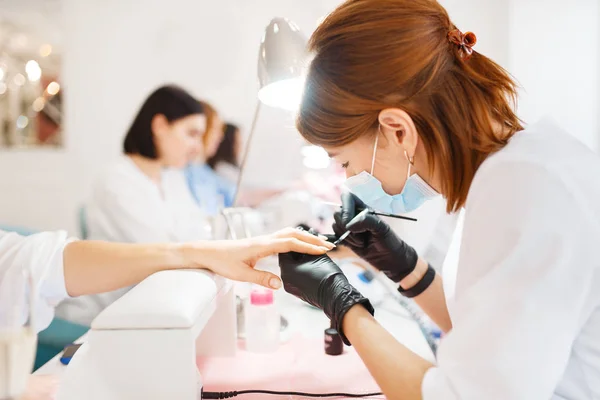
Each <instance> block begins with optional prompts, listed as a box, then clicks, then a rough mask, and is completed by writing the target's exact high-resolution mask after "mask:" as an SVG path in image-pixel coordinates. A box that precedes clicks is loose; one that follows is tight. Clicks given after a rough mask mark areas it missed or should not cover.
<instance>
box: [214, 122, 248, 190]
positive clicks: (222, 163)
mask: <svg viewBox="0 0 600 400" xmlns="http://www.w3.org/2000/svg"><path fill="white" fill-rule="evenodd" d="M241 145H242V144H241V137H240V128H239V127H238V126H237V125H234V124H232V123H226V124H225V127H224V129H223V139H222V140H221V143H220V144H219V148H218V149H217V152H216V153H215V155H214V156H212V157H211V158H209V159H208V162H207V164H208V165H209V166H210V167H211V168H212V169H213V170H214V171H215V172H216V173H217V175H219V176H221V177H222V178H225V179H226V180H227V181H229V182H231V183H232V184H234V185H235V184H237V180H238V175H239V170H240V153H241V147H242V146H241Z"/></svg>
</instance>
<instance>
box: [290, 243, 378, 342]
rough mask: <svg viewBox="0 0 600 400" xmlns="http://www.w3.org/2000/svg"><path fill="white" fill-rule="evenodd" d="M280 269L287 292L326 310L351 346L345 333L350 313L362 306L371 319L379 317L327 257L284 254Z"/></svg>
mask: <svg viewBox="0 0 600 400" xmlns="http://www.w3.org/2000/svg"><path fill="white" fill-rule="evenodd" d="M279 266H280V267H281V280H282V281H283V287H284V288H285V291H286V292H288V293H291V294H293V295H294V296H296V297H298V298H299V299H301V300H304V301H306V302H307V303H309V304H311V305H313V306H315V307H318V308H320V309H322V310H323V311H324V312H325V315H327V317H329V319H330V320H331V325H332V327H333V328H335V329H336V330H337V331H338V332H339V334H340V336H341V337H342V340H343V341H344V343H346V344H347V345H349V344H350V342H349V341H348V339H347V338H346V336H345V335H344V332H343V331H342V320H343V319H344V316H345V315H346V313H347V312H348V310H349V309H350V308H351V307H353V306H355V305H357V304H361V305H362V306H364V307H365V308H366V309H367V311H369V312H370V313H371V315H373V314H374V313H375V310H374V309H373V306H372V305H371V302H370V301H369V300H368V299H367V298H365V297H363V295H361V294H360V292H359V291H358V290H356V289H355V288H354V287H353V286H352V285H351V284H350V283H349V282H348V279H346V276H345V275H344V274H343V272H342V270H341V269H340V267H338V266H337V264H336V263H334V262H333V261H332V260H331V258H329V256H328V255H326V254H324V255H321V256H311V255H307V254H299V253H285V254H280V255H279Z"/></svg>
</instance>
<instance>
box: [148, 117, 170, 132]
mask: <svg viewBox="0 0 600 400" xmlns="http://www.w3.org/2000/svg"><path fill="white" fill-rule="evenodd" d="M150 129H152V136H163V135H164V134H165V133H166V132H167V131H168V129H169V121H168V120H167V117H165V116H164V115H163V114H156V115H155V116H154V117H152V121H151V122H150Z"/></svg>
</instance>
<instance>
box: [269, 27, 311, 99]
mask: <svg viewBox="0 0 600 400" xmlns="http://www.w3.org/2000/svg"><path fill="white" fill-rule="evenodd" d="M306 60H307V51H306V38H305V37H304V36H303V35H302V33H301V32H300V29H299V28H298V26H297V25H296V24H294V23H293V22H292V21H290V20H288V19H286V18H274V19H273V20H272V21H271V22H270V23H269V25H268V26H267V28H266V30H265V33H264V36H263V38H262V41H261V44H260V49H259V53H258V81H259V84H260V90H259V92H258V97H259V99H260V101H261V102H263V103H265V104H267V105H269V106H272V107H280V108H286V109H294V108H295V107H297V106H298V104H299V102H300V98H301V96H302V89H303V85H304V77H303V72H304V68H305V67H306Z"/></svg>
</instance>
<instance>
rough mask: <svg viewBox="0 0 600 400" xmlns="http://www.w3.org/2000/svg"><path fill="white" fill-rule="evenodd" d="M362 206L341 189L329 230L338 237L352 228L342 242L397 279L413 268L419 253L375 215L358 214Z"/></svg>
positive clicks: (357, 199) (397, 280)
mask: <svg viewBox="0 0 600 400" xmlns="http://www.w3.org/2000/svg"><path fill="white" fill-rule="evenodd" d="M365 208H368V207H367V206H366V205H365V204H364V203H363V202H362V201H361V200H360V199H359V198H358V197H356V196H355V195H353V194H352V193H348V192H346V193H343V194H342V209H341V211H338V212H336V213H335V214H334V219H335V223H334V224H333V231H334V232H335V234H336V236H338V237H339V236H341V235H342V234H343V233H344V232H346V231H347V230H349V231H350V232H352V233H351V234H350V235H349V236H348V237H347V238H346V239H345V240H344V241H343V242H342V244H343V245H345V246H348V247H349V248H350V249H351V250H352V251H354V252H355V253H356V254H357V255H358V256H359V257H360V258H362V259H363V260H365V261H367V262H368V263H369V264H371V265H372V266H374V267H375V268H377V269H378V270H380V271H383V272H384V273H385V274H386V275H387V277H388V278H390V279H391V280H393V281H394V282H400V281H401V280H402V279H404V278H405V277H406V276H408V275H409V274H410V273H411V272H412V271H413V270H414V269H415V266H416V265H417V260H418V259H419V256H418V255H417V252H416V251H415V249H413V248H412V247H411V246H409V245H407V244H406V243H405V242H404V241H403V240H402V239H400V238H399V237H398V236H396V234H395V233H394V231H392V229H391V228H390V226H389V225H388V224H386V223H385V222H383V221H382V220H381V218H379V217H378V216H377V215H373V214H370V213H362V214H360V212H361V211H362V210H364V209H365ZM359 214H360V215H359ZM357 215H358V217H357ZM355 217H356V218H355Z"/></svg>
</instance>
